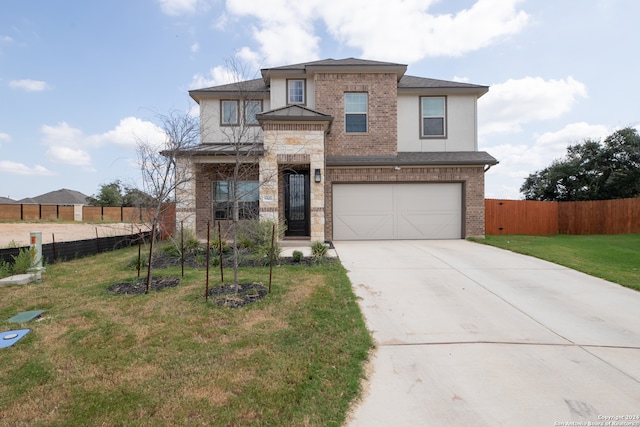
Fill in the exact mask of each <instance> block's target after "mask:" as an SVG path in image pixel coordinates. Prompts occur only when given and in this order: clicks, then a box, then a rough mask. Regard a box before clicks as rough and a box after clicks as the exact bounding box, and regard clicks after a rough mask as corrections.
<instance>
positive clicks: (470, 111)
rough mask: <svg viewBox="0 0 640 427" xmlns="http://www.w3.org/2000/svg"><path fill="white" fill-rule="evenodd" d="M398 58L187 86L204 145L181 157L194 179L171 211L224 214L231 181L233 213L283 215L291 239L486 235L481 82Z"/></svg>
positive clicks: (190, 216)
mask: <svg viewBox="0 0 640 427" xmlns="http://www.w3.org/2000/svg"><path fill="white" fill-rule="evenodd" d="M406 69H407V66H406V65H402V64H394V63H388V62H378V61H368V60H362V59H354V58H348V59H341V60H334V59H325V60H320V61H314V62H308V63H303V64H295V65H286V66H282V67H274V68H265V69H262V70H261V74H262V78H259V79H255V80H247V81H242V82H237V83H232V84H227V85H222V86H215V87H210V88H205V89H197V90H192V91H190V92H189V94H190V95H191V97H192V98H193V99H194V100H195V101H196V102H197V103H198V104H199V105H200V121H201V144H200V145H199V146H198V147H197V148H196V149H194V150H192V151H191V152H190V153H189V155H188V156H184V157H182V158H181V159H180V165H181V167H183V168H188V170H189V171H190V172H191V173H192V174H193V175H194V176H195V179H194V180H193V182H192V183H191V184H190V185H188V186H185V187H183V188H182V189H181V190H180V192H179V193H180V194H179V197H178V199H179V200H180V203H179V205H178V209H177V216H178V221H184V224H186V225H187V226H189V225H190V226H195V228H196V230H197V233H198V236H200V237H202V236H203V235H205V234H206V231H205V229H206V224H207V221H212V223H214V222H215V221H228V220H229V219H230V218H231V215H233V209H234V207H233V206H234V205H233V203H231V199H232V197H231V195H232V194H234V193H233V190H234V188H233V187H234V184H233V182H237V187H238V188H237V189H236V191H237V194H239V195H240V196H239V198H238V199H239V201H238V203H237V207H238V211H239V212H238V215H239V217H240V218H241V219H243V218H250V217H252V216H253V215H255V214H256V213H259V216H260V218H269V219H275V220H278V221H284V222H285V224H286V232H285V235H286V236H287V237H290V238H302V239H310V240H311V241H327V240H358V239H460V238H465V237H469V236H483V235H484V173H485V172H486V170H487V169H488V168H489V167H491V166H492V165H495V164H496V163H497V161H496V159H495V158H493V157H492V156H491V155H489V154H487V153H486V152H482V151H478V136H477V127H478V125H477V100H478V98H479V97H481V96H482V95H483V94H485V93H487V91H488V87H486V86H479V85H474V84H467V83H458V82H450V81H442V80H434V79H429V78H422V77H414V76H408V75H405V72H406ZM236 165H237V166H238V167H236ZM234 170H235V171H236V174H237V177H236V179H233V174H234Z"/></svg>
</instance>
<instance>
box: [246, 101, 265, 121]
mask: <svg viewBox="0 0 640 427" xmlns="http://www.w3.org/2000/svg"><path fill="white" fill-rule="evenodd" d="M261 111H262V101H261V100H255V101H246V102H245V103H244V122H245V124H247V125H257V124H258V119H256V114H258V113H260V112H261Z"/></svg>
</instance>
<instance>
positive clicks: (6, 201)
mask: <svg viewBox="0 0 640 427" xmlns="http://www.w3.org/2000/svg"><path fill="white" fill-rule="evenodd" d="M12 203H17V202H16V201H15V200H13V199H10V198H8V197H0V204H2V205H10V204H12Z"/></svg>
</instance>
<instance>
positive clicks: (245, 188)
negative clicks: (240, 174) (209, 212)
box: [211, 181, 260, 220]
mask: <svg viewBox="0 0 640 427" xmlns="http://www.w3.org/2000/svg"><path fill="white" fill-rule="evenodd" d="M212 184H213V185H212V186H211V187H212V188H213V200H214V208H213V210H214V218H215V219H216V220H231V219H233V197H234V194H233V189H234V183H233V181H215V182H214V183H212ZM259 194H260V187H259V185H258V181H238V193H237V194H236V197H237V199H238V219H240V220H247V219H255V218H257V217H258V214H259V212H258V204H259V201H258V199H259Z"/></svg>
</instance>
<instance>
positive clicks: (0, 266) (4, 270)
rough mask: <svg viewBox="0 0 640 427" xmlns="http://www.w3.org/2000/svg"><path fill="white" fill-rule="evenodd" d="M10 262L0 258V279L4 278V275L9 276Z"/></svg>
mask: <svg viewBox="0 0 640 427" xmlns="http://www.w3.org/2000/svg"><path fill="white" fill-rule="evenodd" d="M11 270H12V267H11V264H9V263H8V262H6V261H5V260H3V259H0V279H4V278H5V277H8V276H11Z"/></svg>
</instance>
